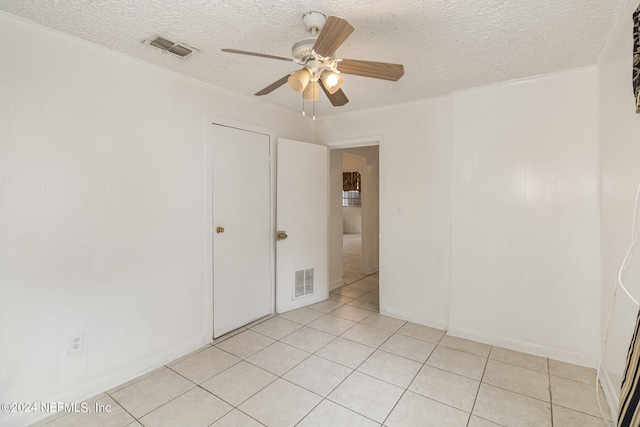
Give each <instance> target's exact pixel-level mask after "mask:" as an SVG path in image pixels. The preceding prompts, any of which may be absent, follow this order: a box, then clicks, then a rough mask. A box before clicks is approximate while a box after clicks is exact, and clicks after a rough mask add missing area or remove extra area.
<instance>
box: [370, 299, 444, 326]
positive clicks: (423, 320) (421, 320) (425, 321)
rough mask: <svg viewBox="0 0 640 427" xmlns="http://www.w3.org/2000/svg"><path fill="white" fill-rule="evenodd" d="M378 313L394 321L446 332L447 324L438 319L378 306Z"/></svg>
mask: <svg viewBox="0 0 640 427" xmlns="http://www.w3.org/2000/svg"><path fill="white" fill-rule="evenodd" d="M380 313H382V314H384V315H385V316H391V317H395V318H396V319H401V320H406V321H408V322H413V323H417V324H419V325H424V326H429V327H431V328H436V329H442V330H445V331H446V330H447V328H448V326H449V324H448V322H446V321H443V320H440V319H434V318H430V317H426V316H421V315H416V314H412V313H404V312H401V311H396V310H394V309H392V308H387V307H384V306H383V305H380Z"/></svg>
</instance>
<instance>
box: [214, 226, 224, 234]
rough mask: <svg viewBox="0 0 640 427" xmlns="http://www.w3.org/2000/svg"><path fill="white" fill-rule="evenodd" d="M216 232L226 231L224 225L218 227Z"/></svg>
mask: <svg viewBox="0 0 640 427" xmlns="http://www.w3.org/2000/svg"><path fill="white" fill-rule="evenodd" d="M216 233H224V227H216Z"/></svg>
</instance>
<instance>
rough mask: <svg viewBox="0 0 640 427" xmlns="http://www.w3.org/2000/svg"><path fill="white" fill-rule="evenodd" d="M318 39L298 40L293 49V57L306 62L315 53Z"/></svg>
mask: <svg viewBox="0 0 640 427" xmlns="http://www.w3.org/2000/svg"><path fill="white" fill-rule="evenodd" d="M316 38H317V37H307V38H306V39H302V40H298V41H297V42H295V43H294V44H293V46H292V47H291V55H292V56H293V57H294V58H296V59H299V60H304V59H305V58H308V57H309V56H311V52H312V51H313V45H314V44H315V43H316Z"/></svg>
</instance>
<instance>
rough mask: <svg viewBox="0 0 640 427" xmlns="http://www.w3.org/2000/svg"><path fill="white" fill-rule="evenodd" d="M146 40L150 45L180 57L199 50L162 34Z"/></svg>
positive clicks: (186, 56) (185, 56)
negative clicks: (166, 37) (168, 38)
mask: <svg viewBox="0 0 640 427" xmlns="http://www.w3.org/2000/svg"><path fill="white" fill-rule="evenodd" d="M145 42H146V43H147V44H148V45H150V46H154V47H157V48H158V49H162V50H166V51H167V52H171V53H173V54H174V55H178V56H179V57H180V58H188V57H189V56H191V54H193V52H197V49H194V48H192V47H190V46H187V45H185V44H184V43H177V42H173V41H171V40H167V39H165V38H164V37H160V36H153V37H151V38H150V39H148V40H146V41H145Z"/></svg>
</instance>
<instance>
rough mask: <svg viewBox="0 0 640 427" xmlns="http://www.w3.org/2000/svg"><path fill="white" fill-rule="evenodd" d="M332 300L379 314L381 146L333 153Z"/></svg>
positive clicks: (331, 196) (344, 149) (331, 205)
mask: <svg viewBox="0 0 640 427" xmlns="http://www.w3.org/2000/svg"><path fill="white" fill-rule="evenodd" d="M330 186H331V189H330V212H331V213H330V218H331V219H330V238H329V240H330V241H329V246H330V248H331V256H330V272H331V279H332V280H331V293H330V295H329V297H330V298H331V299H337V300H345V299H347V298H350V299H351V301H349V305H353V306H356V307H360V308H363V309H367V310H371V311H375V312H379V276H378V264H379V255H378V248H379V242H378V235H379V155H378V146H377V145H371V146H364V147H355V148H337V149H332V150H331V182H330Z"/></svg>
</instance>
